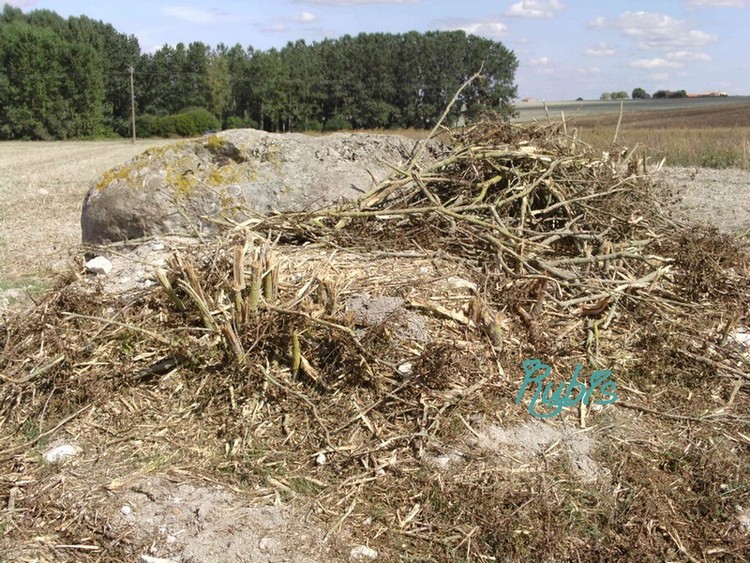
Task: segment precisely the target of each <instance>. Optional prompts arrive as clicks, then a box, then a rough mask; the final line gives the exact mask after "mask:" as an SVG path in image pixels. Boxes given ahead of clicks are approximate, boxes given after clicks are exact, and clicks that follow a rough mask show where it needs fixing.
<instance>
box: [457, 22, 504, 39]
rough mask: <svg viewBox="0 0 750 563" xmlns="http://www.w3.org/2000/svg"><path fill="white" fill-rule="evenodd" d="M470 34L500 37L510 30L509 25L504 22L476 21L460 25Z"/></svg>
mask: <svg viewBox="0 0 750 563" xmlns="http://www.w3.org/2000/svg"><path fill="white" fill-rule="evenodd" d="M458 29H461V30H463V31H465V32H466V33H468V34H470V35H481V36H483V37H500V36H502V35H505V34H506V33H507V32H508V26H507V25H505V24H504V23H502V22H474V23H470V24H466V25H463V26H461V27H459V28H458Z"/></svg>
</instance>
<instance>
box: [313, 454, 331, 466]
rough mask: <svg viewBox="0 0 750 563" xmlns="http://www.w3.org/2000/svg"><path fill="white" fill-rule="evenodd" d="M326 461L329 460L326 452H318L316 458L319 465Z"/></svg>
mask: <svg viewBox="0 0 750 563" xmlns="http://www.w3.org/2000/svg"><path fill="white" fill-rule="evenodd" d="M326 461H328V458H327V457H326V454H318V457H316V458H315V463H317V464H318V465H323V464H324V463H325V462H326Z"/></svg>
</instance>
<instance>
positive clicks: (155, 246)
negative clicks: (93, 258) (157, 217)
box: [151, 242, 164, 250]
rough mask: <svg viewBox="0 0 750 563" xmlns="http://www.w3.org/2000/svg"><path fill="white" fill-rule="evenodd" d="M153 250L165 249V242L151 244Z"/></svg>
mask: <svg viewBox="0 0 750 563" xmlns="http://www.w3.org/2000/svg"><path fill="white" fill-rule="evenodd" d="M151 250H164V243H163V242H154V243H152V244H151Z"/></svg>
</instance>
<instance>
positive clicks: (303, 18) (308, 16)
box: [292, 12, 318, 23]
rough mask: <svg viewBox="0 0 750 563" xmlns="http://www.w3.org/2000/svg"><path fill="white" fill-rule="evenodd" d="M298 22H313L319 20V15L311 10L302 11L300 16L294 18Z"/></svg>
mask: <svg viewBox="0 0 750 563" xmlns="http://www.w3.org/2000/svg"><path fill="white" fill-rule="evenodd" d="M292 19H293V20H294V21H296V22H297V23H312V22H314V21H318V16H316V15H315V14H312V13H310V12H302V13H301V14H300V15H299V16H296V17H294V18H292Z"/></svg>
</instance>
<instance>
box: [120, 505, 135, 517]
mask: <svg viewBox="0 0 750 563" xmlns="http://www.w3.org/2000/svg"><path fill="white" fill-rule="evenodd" d="M120 512H121V513H122V514H123V516H130V515H131V514H133V509H132V508H130V507H129V506H128V505H127V504H126V505H124V506H123V507H122V508H121V509H120Z"/></svg>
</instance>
